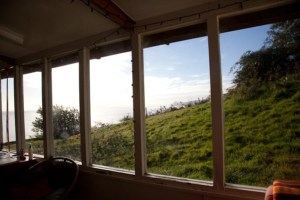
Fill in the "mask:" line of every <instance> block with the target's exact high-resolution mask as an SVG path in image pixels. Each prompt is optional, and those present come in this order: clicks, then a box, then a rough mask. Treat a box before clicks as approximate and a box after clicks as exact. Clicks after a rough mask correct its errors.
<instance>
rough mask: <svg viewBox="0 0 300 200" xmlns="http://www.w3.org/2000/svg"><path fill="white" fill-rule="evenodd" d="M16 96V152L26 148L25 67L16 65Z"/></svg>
mask: <svg viewBox="0 0 300 200" xmlns="http://www.w3.org/2000/svg"><path fill="white" fill-rule="evenodd" d="M14 93H15V94H14V97H15V101H14V102H15V128H16V152H18V151H19V150H20V149H25V125H24V98H23V67H22V66H17V67H15V73H14Z"/></svg>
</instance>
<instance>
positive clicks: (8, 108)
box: [1, 78, 16, 152]
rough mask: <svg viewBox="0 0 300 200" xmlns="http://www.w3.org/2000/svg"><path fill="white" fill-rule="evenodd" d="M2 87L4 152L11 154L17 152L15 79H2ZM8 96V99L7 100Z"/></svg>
mask: <svg viewBox="0 0 300 200" xmlns="http://www.w3.org/2000/svg"><path fill="white" fill-rule="evenodd" d="M7 85H8V90H7ZM1 87H2V88H1V91H2V124H3V143H4V147H3V150H5V151H8V150H10V151H11V152H16V131H15V111H14V110H15V100H14V79H13V78H8V80H7V79H6V78H5V79H2V80H1ZM7 91H8V93H7ZM7 94H8V98H7ZM7 100H8V101H7ZM7 125H8V126H7ZM7 127H8V128H7ZM8 141H9V143H8Z"/></svg>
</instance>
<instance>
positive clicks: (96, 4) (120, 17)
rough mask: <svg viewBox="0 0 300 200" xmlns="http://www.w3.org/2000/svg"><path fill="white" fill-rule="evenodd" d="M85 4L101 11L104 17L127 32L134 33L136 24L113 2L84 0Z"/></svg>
mask: <svg viewBox="0 0 300 200" xmlns="http://www.w3.org/2000/svg"><path fill="white" fill-rule="evenodd" d="M84 2H85V3H86V4H87V5H90V6H92V8H95V9H96V10H97V9H99V11H100V12H101V14H102V15H103V16H105V17H107V18H108V19H110V20H111V21H113V22H115V23H116V24H118V25H120V26H121V27H122V28H124V29H125V30H127V31H130V32H131V31H133V26H134V24H135V22H134V21H133V20H132V19H131V18H130V17H129V16H128V15H127V14H126V13H124V12H123V10H121V9H120V8H119V7H118V6H117V5H116V4H115V3H114V2H112V1H111V0H84Z"/></svg>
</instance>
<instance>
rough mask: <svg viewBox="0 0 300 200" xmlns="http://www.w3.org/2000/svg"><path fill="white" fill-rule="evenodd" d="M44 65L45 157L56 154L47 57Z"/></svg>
mask: <svg viewBox="0 0 300 200" xmlns="http://www.w3.org/2000/svg"><path fill="white" fill-rule="evenodd" d="M43 64H44V65H43V67H42V95H43V98H42V105H43V139H44V157H45V158H49V157H51V156H54V141H53V138H54V137H53V113H52V69H51V64H50V63H49V61H48V59H47V58H44V63H43Z"/></svg>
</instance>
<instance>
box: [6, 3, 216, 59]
mask: <svg viewBox="0 0 300 200" xmlns="http://www.w3.org/2000/svg"><path fill="white" fill-rule="evenodd" d="M212 1H215V0H113V2H114V3H115V4H116V5H117V6H118V7H119V8H121V10H123V12H125V13H126V14H127V15H128V16H130V17H131V18H132V19H133V20H134V21H135V22H139V21H143V20H147V19H151V18H156V17H159V16H162V15H166V14H168V13H174V12H176V11H180V10H182V9H187V8H192V7H195V6H200V5H202V4H205V3H207V2H212ZM118 27H119V25H118V24H116V23H114V22H112V21H111V20H109V19H107V18H106V17H104V16H102V15H101V14H99V13H98V12H96V11H93V12H92V11H91V9H90V8H89V7H88V6H87V5H86V4H84V3H83V2H81V1H80V0H74V1H71V0H4V1H1V4H0V55H2V56H6V57H9V58H13V59H16V58H20V57H23V56H27V55H30V54H34V53H36V52H39V51H42V50H46V49H49V48H53V47H56V46H59V45H62V44H65V43H69V42H72V41H76V40H79V39H84V38H87V37H90V36H93V35H96V34H99V33H102V32H106V31H109V30H113V29H116V28H118ZM1 31H2V34H1ZM3 32H4V33H5V34H6V35H7V33H9V35H11V34H12V35H13V36H20V38H19V41H20V40H23V42H22V44H20V43H17V42H14V41H13V40H12V39H9V38H8V37H7V36H5V34H4V35H3Z"/></svg>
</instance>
